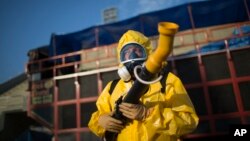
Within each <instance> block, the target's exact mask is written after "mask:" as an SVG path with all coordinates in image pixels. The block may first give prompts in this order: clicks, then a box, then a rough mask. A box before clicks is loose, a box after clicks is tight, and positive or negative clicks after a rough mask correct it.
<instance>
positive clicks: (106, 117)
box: [98, 113, 124, 133]
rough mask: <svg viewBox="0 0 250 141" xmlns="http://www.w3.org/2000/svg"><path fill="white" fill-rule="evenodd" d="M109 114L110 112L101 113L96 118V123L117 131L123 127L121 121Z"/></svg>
mask: <svg viewBox="0 0 250 141" xmlns="http://www.w3.org/2000/svg"><path fill="white" fill-rule="evenodd" d="M111 116H112V113H110V114H103V115H101V116H100V117H99V119H98V123H99V125H100V126H102V127H103V128H104V129H105V130H107V131H111V132H115V133H119V132H120V131H121V130H122V129H123V128H124V125H123V123H122V121H120V120H117V119H115V118H113V117H111Z"/></svg>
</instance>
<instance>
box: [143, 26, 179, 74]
mask: <svg viewBox="0 0 250 141" xmlns="http://www.w3.org/2000/svg"><path fill="white" fill-rule="evenodd" d="M178 29H179V25H177V24H176V23H171V22H160V23H159V24H158V31H159V33H160V34H159V40H158V46H157V48H156V50H155V51H154V53H153V54H152V55H150V56H149V58H148V59H147V61H146V64H145V66H146V69H147V70H148V71H149V72H151V73H153V74H155V73H158V72H159V71H160V70H161V68H162V62H164V61H166V59H167V57H168V56H169V54H170V53H171V51H172V49H173V41H174V35H175V34H176V33H177V32H178Z"/></svg>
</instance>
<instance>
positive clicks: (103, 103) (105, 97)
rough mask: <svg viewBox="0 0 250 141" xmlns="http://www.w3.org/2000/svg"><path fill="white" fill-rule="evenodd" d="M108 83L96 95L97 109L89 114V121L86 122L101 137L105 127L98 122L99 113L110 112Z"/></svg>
mask: <svg viewBox="0 0 250 141" xmlns="http://www.w3.org/2000/svg"><path fill="white" fill-rule="evenodd" d="M110 85H111V82H109V83H108V84H107V86H106V87H105V88H104V90H103V91H102V93H101V94H100V96H99V97H98V99H97V102H96V106H97V111H95V112H94V113H93V114H92V115H91V118H90V121H89V123H88V127H89V129H90V130H91V131H92V132H93V133H95V134H96V135H97V136H99V137H103V135H104V132H105V129H104V128H102V127H101V126H100V125H99V124H98V119H99V117H100V116H101V115H103V114H106V113H110V112H111V105H110V94H109V92H108V91H109V88H110Z"/></svg>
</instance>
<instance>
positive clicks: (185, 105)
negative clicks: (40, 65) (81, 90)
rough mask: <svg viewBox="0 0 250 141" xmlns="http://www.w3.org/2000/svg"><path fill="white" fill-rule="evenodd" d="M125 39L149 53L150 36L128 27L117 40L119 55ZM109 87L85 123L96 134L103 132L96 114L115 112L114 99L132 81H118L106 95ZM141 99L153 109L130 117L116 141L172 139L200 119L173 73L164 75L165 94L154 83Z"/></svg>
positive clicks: (194, 126)
mask: <svg viewBox="0 0 250 141" xmlns="http://www.w3.org/2000/svg"><path fill="white" fill-rule="evenodd" d="M128 42H137V43H139V44H140V45H142V46H143V47H145V49H146V52H147V53H148V55H150V54H151V53H152V47H151V44H150V41H149V39H148V38H147V37H145V36H144V35H143V34H141V33H139V32H136V31H132V30H129V31H128V32H126V33H125V34H124V35H123V36H122V38H121V39H120V41H119V44H118V47H117V52H118V58H120V56H119V55H120V51H121V48H122V47H123V45H124V44H126V43H128ZM110 86H111V82H109V83H108V84H107V86H106V87H105V88H104V90H103V91H102V93H101V94H100V96H99V98H98V100H97V102H96V105H97V109H98V110H97V111H96V112H94V113H93V114H92V117H91V119H90V121H89V124H88V126H89V128H90V130H91V131H92V132H94V133H95V134H96V135H97V136H99V137H103V136H104V133H105V129H104V128H102V127H101V126H100V125H99V124H98V119H99V117H100V116H101V115H103V114H107V113H110V112H111V111H114V107H115V102H116V100H117V99H118V98H119V97H120V96H121V95H123V94H124V93H126V92H128V90H129V89H130V88H131V86H132V82H127V83H125V82H124V81H122V80H120V81H119V82H118V83H117V85H116V87H115V89H114V90H113V93H112V95H111V94H109V89H110ZM140 101H141V103H143V105H145V106H146V107H147V108H151V109H153V111H152V112H151V114H150V115H149V116H148V117H147V118H146V119H144V120H143V121H137V120H133V121H132V122H130V123H128V124H127V125H126V126H125V128H124V129H123V130H122V131H121V132H120V133H119V135H118V137H117V141H175V140H177V139H179V137H180V136H182V135H185V134H188V133H190V132H192V131H193V130H194V129H195V128H196V127H197V125H198V121H199V118H198V116H197V115H196V112H195V109H194V107H193V104H192V102H191V100H190V98H189V96H188V94H187V92H186V90H185V88H184V86H183V84H182V82H181V80H180V79H179V78H178V77H177V76H175V75H174V74H172V73H169V74H168V76H167V79H166V91H165V93H161V83H160V82H157V83H154V84H151V85H150V86H149V89H148V91H147V93H146V94H145V95H143V96H142V97H141V99H140Z"/></svg>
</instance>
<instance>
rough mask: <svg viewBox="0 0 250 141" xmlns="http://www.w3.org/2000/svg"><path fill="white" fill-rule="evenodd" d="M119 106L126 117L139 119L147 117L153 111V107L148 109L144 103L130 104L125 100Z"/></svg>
mask: <svg viewBox="0 0 250 141" xmlns="http://www.w3.org/2000/svg"><path fill="white" fill-rule="evenodd" d="M119 108H120V109H119V110H120V111H121V112H122V114H123V115H124V116H125V117H127V118H129V119H133V120H139V121H142V120H144V119H146V118H147V117H148V116H149V115H150V113H151V111H152V110H151V109H150V110H149V109H147V108H146V107H145V106H144V105H142V104H130V103H125V102H123V103H121V104H120V105H119Z"/></svg>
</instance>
